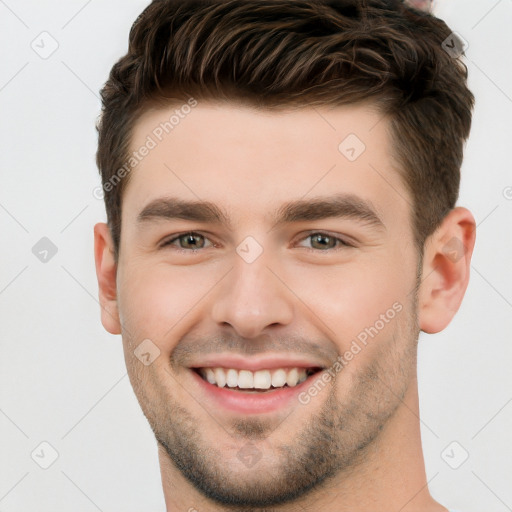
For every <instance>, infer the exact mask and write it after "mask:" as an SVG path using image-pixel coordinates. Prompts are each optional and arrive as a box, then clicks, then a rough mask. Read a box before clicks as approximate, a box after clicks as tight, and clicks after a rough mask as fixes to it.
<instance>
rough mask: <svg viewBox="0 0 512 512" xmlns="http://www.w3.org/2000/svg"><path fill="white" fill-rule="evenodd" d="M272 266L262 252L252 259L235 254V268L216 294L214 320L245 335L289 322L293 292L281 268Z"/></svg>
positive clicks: (248, 336)
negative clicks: (254, 259)
mask: <svg viewBox="0 0 512 512" xmlns="http://www.w3.org/2000/svg"><path fill="white" fill-rule="evenodd" d="M272 267H273V266H272V265H268V261H267V260H266V258H264V257H263V255H262V256H260V257H259V258H258V259H257V260H256V261H253V262H252V263H247V262H246V261H244V260H243V259H242V258H240V257H238V256H236V257H235V261H234V267H233V269H232V270H231V271H230V272H229V273H228V274H227V276H226V277H225V279H223V280H222V281H221V286H220V287H218V289H217V293H216V296H215V297H214V298H213V308H212V317H213V320H214V321H215V322H216V323H217V324H218V325H219V326H221V327H222V328H226V327H229V326H230V327H231V328H233V329H234V330H235V331H236V332H237V334H238V335H239V336H242V337H244V338H255V337H257V336H259V335H260V334H261V333H262V332H264V331H265V330H267V331H268V328H270V327H274V328H275V327H278V326H285V325H288V324H290V323H291V322H292V319H293V311H294V310H293V294H292V292H291V291H290V290H289V289H288V288H287V287H286V285H285V284H284V283H283V280H282V278H280V277H278V276H279V271H278V269H277V268H272Z"/></svg>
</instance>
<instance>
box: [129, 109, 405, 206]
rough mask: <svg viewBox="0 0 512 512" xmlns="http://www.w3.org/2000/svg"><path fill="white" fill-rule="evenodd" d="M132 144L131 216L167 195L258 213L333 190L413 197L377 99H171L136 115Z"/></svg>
mask: <svg viewBox="0 0 512 512" xmlns="http://www.w3.org/2000/svg"><path fill="white" fill-rule="evenodd" d="M144 148H147V149H144ZM131 152H132V153H133V154H135V153H138V157H137V158H138V161H137V164H136V165H135V166H134V167H133V168H132V171H131V176H130V181H129V183H128V186H127V187H126V190H125V198H124V200H123V202H124V204H125V205H127V206H128V207H129V208H130V209H131V210H133V215H136V213H138V212H139V211H140V210H141V209H142V208H143V207H144V206H145V205H147V204H148V203H149V202H150V201H152V200H154V199H155V198H157V197H159V196H162V195H169V196H173V197H176V196H178V197H182V198H184V199H189V200H197V199H202V200H203V199H205V200H208V201H211V202H213V203H223V204H224V205H225V206H226V209H227V210H230V209H231V210H232V211H238V212H244V211H247V212H248V211H251V212H253V213H255V214H257V213H258V212H263V211H264V210H268V209H269V208H272V209H273V210H275V209H277V208H279V206H280V203H281V202H284V201H290V200H297V199H300V198H307V197H308V195H309V196H319V195H322V196H325V195H326V194H333V193H335V192H336V193H346V194H351V195H354V196H357V197H360V198H361V199H363V200H367V201H369V202H371V203H373V204H375V205H376V206H377V209H379V208H387V207H390V208H391V210H392V212H390V213H392V214H396V213H397V209H398V210H399V209H402V212H401V213H404V212H405V211H406V210H407V209H408V207H410V205H411V200H410V198H409V195H408V193H407V191H406V189H405V187H404V184H403V182H402V179H401V177H400V175H399V172H398V169H397V167H396V165H395V163H394V161H393V159H392V157H391V146H390V140H389V136H388V120H387V119H385V118H383V117H382V115H381V114H379V113H378V112H377V110H376V109H375V108H372V106H371V105H358V106H343V107H322V108H317V107H315V108H313V107H310V108H309V107H308V108H302V109H296V110H291V109H288V110H282V111H271V110H256V109H254V108H251V107H246V106H240V105H235V104H230V103H211V102H203V103H201V102H196V105H195V106H190V104H186V103H182V104H175V105H172V106H169V107H166V108H158V109H151V110H147V111H146V112H145V113H144V114H143V115H142V116H141V117H140V118H139V119H138V121H137V123H136V125H135V127H134V130H133V134H132V141H131ZM142 153H144V155H143V156H141V154H142ZM135 210H137V211H135Z"/></svg>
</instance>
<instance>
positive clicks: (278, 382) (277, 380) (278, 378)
mask: <svg viewBox="0 0 512 512" xmlns="http://www.w3.org/2000/svg"><path fill="white" fill-rule="evenodd" d="M285 384H286V371H285V370H281V369H279V370H275V371H274V373H273V374H272V386H274V387H275V388H281V387H283V386H284V385H285Z"/></svg>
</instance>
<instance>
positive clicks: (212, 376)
mask: <svg viewBox="0 0 512 512" xmlns="http://www.w3.org/2000/svg"><path fill="white" fill-rule="evenodd" d="M317 370H318V369H314V368H275V369H269V370H258V371H254V372H253V371H250V370H237V369H235V368H220V367H217V368H198V369H197V370H196V371H197V372H198V373H199V375H200V376H201V377H202V378H203V379H204V380H206V381H207V382H209V383H210V384H213V385H214V386H217V387H219V388H223V387H227V388H229V389H232V390H238V391H239V390H254V391H266V390H270V389H280V388H284V387H290V388H293V387H295V386H297V385H299V384H301V383H302V382H304V381H305V380H306V379H307V378H308V377H309V376H310V375H312V374H313V373H316V371H317Z"/></svg>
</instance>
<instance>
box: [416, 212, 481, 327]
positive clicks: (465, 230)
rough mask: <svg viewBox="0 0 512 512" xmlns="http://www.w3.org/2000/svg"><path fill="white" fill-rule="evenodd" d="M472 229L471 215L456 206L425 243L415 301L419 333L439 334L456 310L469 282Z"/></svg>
mask: <svg viewBox="0 0 512 512" xmlns="http://www.w3.org/2000/svg"><path fill="white" fill-rule="evenodd" d="M475 230H476V223H475V219H474V217H473V215H472V214H471V212H470V211H469V210H467V209H466V208H462V207H457V208H454V209H453V210H451V211H450V212H449V213H448V215H446V217H445V218H444V220H443V222H442V223H441V225H440V226H439V228H438V229H436V231H435V232H434V233H433V234H432V235H431V236H430V237H428V239H427V240H426V242H425V247H424V250H423V269H422V282H421V285H420V289H419V298H418V301H419V302H418V314H419V324H420V329H421V330H422V331H424V332H427V333H436V332H439V331H442V330H443V329H444V328H445V327H446V326H447V325H448V324H449V323H450V321H451V320H452V318H453V317H454V316H455V313H456V312H457V311H458V309H459V307H460V304H461V302H462V298H463V297H464V293H465V292H466V288H467V286H468V282H469V269H470V264H471V255H472V254H473V247H474V245H475V237H476V233H475Z"/></svg>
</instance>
